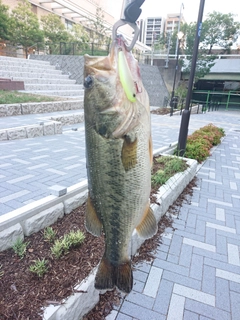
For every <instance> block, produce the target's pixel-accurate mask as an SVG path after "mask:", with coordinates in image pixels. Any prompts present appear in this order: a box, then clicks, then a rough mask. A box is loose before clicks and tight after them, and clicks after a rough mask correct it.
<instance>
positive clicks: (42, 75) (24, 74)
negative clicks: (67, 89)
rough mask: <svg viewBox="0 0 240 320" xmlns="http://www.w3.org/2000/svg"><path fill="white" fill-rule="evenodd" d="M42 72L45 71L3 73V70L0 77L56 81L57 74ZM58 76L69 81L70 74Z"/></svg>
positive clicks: (0, 71)
mask: <svg viewBox="0 0 240 320" xmlns="http://www.w3.org/2000/svg"><path fill="white" fill-rule="evenodd" d="M42 71H43V70H41V73H35V72H22V71H18V72H13V71H2V70H0V77H3V78H13V79H15V78H17V77H21V78H30V79H34V78H36V77H38V78H42V79H43V78H46V79H56V74H55V73H54V74H51V73H50V74H48V73H42ZM58 71H59V70H58ZM59 72H60V71H59ZM57 76H58V77H61V78H62V79H69V75H68V74H62V73H59V74H58V75H57Z"/></svg>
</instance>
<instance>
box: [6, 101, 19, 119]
mask: <svg viewBox="0 0 240 320" xmlns="http://www.w3.org/2000/svg"><path fill="white" fill-rule="evenodd" d="M20 114H21V105H20V104H8V105H7V116H17V115H20Z"/></svg>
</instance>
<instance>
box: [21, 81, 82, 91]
mask: <svg viewBox="0 0 240 320" xmlns="http://www.w3.org/2000/svg"><path fill="white" fill-rule="evenodd" d="M25 90H28V91H36V90H41V91H46V90H47V91H53V90H54V91H60V90H65V91H66V90H78V91H79V92H80V91H82V92H83V86H82V85H79V84H78V85H77V84H71V83H70V84H33V83H32V84H25Z"/></svg>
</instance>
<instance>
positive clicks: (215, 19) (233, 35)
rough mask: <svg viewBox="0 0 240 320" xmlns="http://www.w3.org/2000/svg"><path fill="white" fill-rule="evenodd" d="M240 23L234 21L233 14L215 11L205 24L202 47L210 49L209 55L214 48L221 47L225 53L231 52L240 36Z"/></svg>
mask: <svg viewBox="0 0 240 320" xmlns="http://www.w3.org/2000/svg"><path fill="white" fill-rule="evenodd" d="M239 29H240V23H239V22H236V21H234V15H233V14H232V13H228V14H223V13H220V12H216V11H213V13H209V14H208V15H207V19H206V20H205V21H204V22H203V30H202V32H203V34H204V37H203V38H202V45H203V47H204V48H205V49H208V54H211V53H212V48H213V46H214V45H215V46H219V47H220V48H222V49H223V51H224V52H230V49H231V46H232V45H233V42H235V41H236V40H237V38H238V36H239V35H240V31H239Z"/></svg>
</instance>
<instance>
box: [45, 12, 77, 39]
mask: <svg viewBox="0 0 240 320" xmlns="http://www.w3.org/2000/svg"><path fill="white" fill-rule="evenodd" d="M41 21H42V26H43V31H44V36H45V40H46V42H47V43H59V42H67V41H68V40H69V39H70V37H71V36H70V34H69V33H68V31H67V29H66V27H65V25H64V24H63V23H62V21H61V19H60V17H59V16H57V15H55V14H52V13H51V14H48V15H46V16H43V17H42V18H41Z"/></svg>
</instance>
